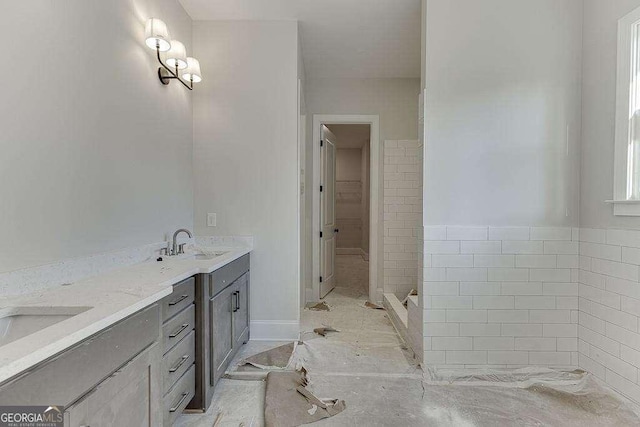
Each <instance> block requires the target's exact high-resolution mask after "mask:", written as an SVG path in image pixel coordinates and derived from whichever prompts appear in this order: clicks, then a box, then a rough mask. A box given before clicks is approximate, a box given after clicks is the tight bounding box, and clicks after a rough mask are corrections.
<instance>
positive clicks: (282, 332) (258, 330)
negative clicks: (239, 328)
mask: <svg viewBox="0 0 640 427" xmlns="http://www.w3.org/2000/svg"><path fill="white" fill-rule="evenodd" d="M299 333H300V323H299V322H297V321H291V320H256V321H251V341H295V340H297V339H298V335H299Z"/></svg>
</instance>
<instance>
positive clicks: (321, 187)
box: [320, 185, 324, 193]
mask: <svg viewBox="0 0 640 427" xmlns="http://www.w3.org/2000/svg"><path fill="white" fill-rule="evenodd" d="M323 188H324V187H323V186H322V185H321V186H320V192H321V193H322V189H323Z"/></svg>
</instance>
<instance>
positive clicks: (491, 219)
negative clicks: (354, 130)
mask: <svg viewBox="0 0 640 427" xmlns="http://www.w3.org/2000/svg"><path fill="white" fill-rule="evenodd" d="M582 13H583V7H582V1H581V0H540V1H535V2H532V1H528V0H508V1H507V0H485V1H482V2H478V1H474V0H428V1H426V22H425V25H424V27H425V45H424V46H423V49H425V52H426V59H425V70H424V75H425V77H424V78H425V87H426V99H425V115H424V117H425V131H424V137H423V138H424V141H425V147H424V156H425V157H424V216H423V218H424V225H425V229H424V256H423V259H422V261H423V263H424V269H423V271H422V274H423V277H424V286H423V292H422V298H421V299H420V302H421V304H422V305H423V309H424V311H423V321H424V323H423V325H424V330H423V335H424V338H425V341H424V350H425V351H424V360H425V363H427V364H436V365H453V366H466V367H469V366H478V365H484V366H486V365H495V366H521V365H527V364H533V365H545V366H558V367H560V366H562V367H575V366H577V364H578V351H577V332H576V331H577V322H578V296H577V282H578V264H577V253H578V252H577V251H578V243H577V240H576V239H577V235H573V234H572V228H577V226H578V224H579V215H578V214H579V192H580V190H579V188H580V137H581V108H582V98H581V89H582V87H581V79H580V76H581V73H582ZM541 23H544V25H541Z"/></svg>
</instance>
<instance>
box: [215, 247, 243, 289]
mask: <svg viewBox="0 0 640 427" xmlns="http://www.w3.org/2000/svg"><path fill="white" fill-rule="evenodd" d="M247 271H249V254H247V255H244V256H243V257H241V258H238V259H237V260H235V261H232V262H230V263H229V264H227V265H225V266H224V267H221V268H220V269H218V270H216V271H214V272H213V273H211V280H209V287H210V289H209V292H210V295H211V296H214V295H216V294H217V293H218V292H220V291H222V290H223V289H224V288H226V287H227V286H229V285H230V284H232V283H233V282H235V281H236V279H238V277H240V276H242V275H243V274H244V273H246V272H247Z"/></svg>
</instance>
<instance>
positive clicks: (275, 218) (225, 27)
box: [193, 21, 309, 339]
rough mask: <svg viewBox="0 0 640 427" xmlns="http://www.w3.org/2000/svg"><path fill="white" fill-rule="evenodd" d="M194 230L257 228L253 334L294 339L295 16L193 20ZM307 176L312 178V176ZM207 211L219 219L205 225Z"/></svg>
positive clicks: (203, 232) (219, 231)
mask: <svg viewBox="0 0 640 427" xmlns="http://www.w3.org/2000/svg"><path fill="white" fill-rule="evenodd" d="M193 38H194V53H195V56H197V57H198V58H199V59H200V63H201V64H202V70H203V73H204V75H203V82H202V83H201V85H200V87H199V88H198V89H199V90H198V91H197V92H196V93H195V98H194V169H195V230H196V233H197V234H198V235H201V236H205V235H214V234H215V235H253V236H255V244H254V251H253V253H252V255H251V319H252V321H251V328H252V329H251V337H252V338H253V339H294V338H295V337H297V336H298V319H299V315H300V301H299V299H298V298H299V292H300V285H299V282H298V269H299V267H300V260H299V259H298V255H299V252H298V251H299V240H298V234H299V222H298V221H299V217H298V203H299V197H300V196H299V187H298V186H299V177H300V171H299V170H298V118H299V116H300V111H299V108H298V77H299V76H298V67H299V65H298V51H299V46H298V24H297V22H295V21H286V22H285V21H196V22H195V23H194V27H193ZM308 182H309V181H308ZM208 212H215V213H217V219H218V225H217V227H207V226H206V224H207V222H206V219H207V213H208Z"/></svg>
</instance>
